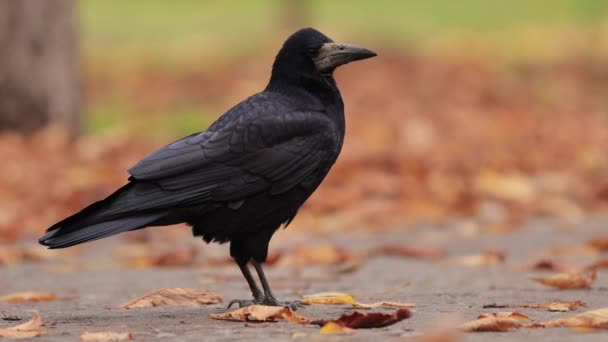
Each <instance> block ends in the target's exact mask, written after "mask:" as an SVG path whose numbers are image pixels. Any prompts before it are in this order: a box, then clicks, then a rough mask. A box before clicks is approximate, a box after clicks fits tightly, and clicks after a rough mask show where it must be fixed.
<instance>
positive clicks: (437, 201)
mask: <svg viewBox="0 0 608 342" xmlns="http://www.w3.org/2000/svg"><path fill="white" fill-rule="evenodd" d="M278 4H279V2H278V1H233V2H217V1H195V0H181V1H174V2H169V1H161V0H150V1H146V2H128V1H118V0H106V1H93V0H84V1H82V2H81V7H80V11H81V14H82V19H81V22H82V45H83V52H84V59H85V70H84V71H85V73H84V76H85V77H84V82H85V87H86V94H87V95H86V96H87V105H88V108H89V109H88V114H89V116H88V122H89V131H90V132H92V133H94V134H91V135H88V136H85V137H83V138H82V139H80V140H79V141H77V142H76V143H70V142H69V141H68V140H66V139H65V137H64V136H63V135H62V134H61V132H59V131H56V130H54V129H50V130H49V131H45V132H41V133H40V134H38V135H35V136H33V137H20V136H17V135H12V134H6V135H4V136H2V137H0V139H1V141H2V144H0V157H2V158H3V160H5V161H7V162H6V165H5V166H4V168H3V170H2V171H3V172H2V173H0V189H2V190H1V191H0V203H2V207H1V209H2V210H1V211H0V239H4V240H9V241H10V240H15V239H18V238H19V237H21V236H22V235H23V234H31V235H36V234H38V233H39V232H40V230H41V229H43V228H44V227H46V226H49V225H51V224H52V223H54V222H55V221H56V220H59V219H61V218H62V217H64V216H66V215H69V214H71V213H73V212H74V211H76V210H79V209H80V208H82V207H83V206H84V205H86V204H88V203H90V202H91V201H93V200H96V199H99V198H100V197H102V196H105V195H107V194H109V193H110V192H111V191H112V190H113V189H114V188H115V187H117V186H120V185H121V184H122V183H124V182H125V180H126V177H127V174H126V172H125V170H126V169H127V168H128V167H130V166H131V165H132V164H133V163H135V162H136V161H137V160H138V159H139V158H141V157H143V156H144V155H146V154H147V153H149V152H151V151H153V150H154V149H155V148H158V147H160V146H162V145H163V144H166V143H168V142H169V141H171V140H172V139H174V138H179V137H181V136H184V135H186V134H190V133H192V132H196V131H201V130H204V129H205V128H206V127H207V126H208V125H209V124H210V123H211V122H212V120H214V119H215V118H216V117H217V116H219V115H221V114H222V113H223V112H225V111H226V110H227V109H228V108H230V107H231V106H232V105H234V104H235V103H237V102H238V101H240V100H242V99H243V98H245V97H246V96H248V95H251V94H252V93H254V92H257V91H259V90H260V89H262V88H263V87H264V85H265V83H266V82H267V79H268V76H269V72H270V66H271V63H272V59H273V57H274V54H276V51H277V49H278V47H279V46H280V44H281V42H282V41H283V40H284V39H285V37H286V36H287V35H288V34H289V33H291V31H292V30H293V29H295V28H294V27H289V26H290V25H289V24H285V23H283V22H282V21H281V19H280V17H281V15H282V14H281V10H280V8H281V7H280V6H279V5H278ZM309 22H310V25H311V26H314V27H317V28H319V29H320V30H322V31H323V32H325V33H327V34H328V35H330V36H331V37H333V38H335V39H336V40H341V41H349V42H353V43H359V44H364V45H368V46H369V47H370V48H373V49H374V50H377V51H378V52H379V57H378V58H375V59H372V60H369V61H364V62H361V63H356V64H353V65H349V66H346V67H344V68H343V69H340V70H338V71H337V72H336V78H337V81H338V83H339V85H340V88H341V91H342V94H343V97H344V101H345V104H346V117H347V125H348V127H347V136H346V143H345V147H344V152H343V154H342V156H341V157H340V159H339V160H338V163H337V164H336V166H335V168H334V170H332V172H331V173H330V175H329V178H328V179H327V181H326V182H325V183H324V184H323V186H322V187H321V188H320V190H319V191H318V192H317V193H315V195H313V197H312V198H311V200H310V201H309V202H307V203H306V205H305V206H304V208H303V210H301V212H300V215H299V216H298V218H297V219H296V221H295V222H294V225H295V226H298V225H301V226H306V228H308V229H307V230H306V231H311V230H314V229H315V228H316V229H319V230H328V229H340V228H348V229H352V228H354V227H362V228H370V227H371V228H381V227H403V226H405V225H407V224H410V223H420V222H429V221H431V222H448V221H449V222H454V219H455V218H463V217H464V218H467V220H468V221H467V222H468V223H467V224H466V227H467V228H466V229H470V230H471V231H476V232H477V231H481V230H499V231H500V230H505V229H513V228H516V227H519V226H520V223H521V222H523V221H524V220H525V219H527V218H529V217H533V216H539V215H540V216H543V215H544V216H550V217H557V218H560V219H562V220H563V221H564V222H570V223H572V222H579V221H580V220H581V218H582V217H584V216H585V215H586V214H588V213H592V212H597V211H602V210H606V209H608V179H606V174H608V150H607V149H608V130H607V129H606V127H608V109H607V108H608V98H607V97H606V94H607V93H608V67H607V65H606V63H605V60H606V58H607V57H608V44H606V42H607V41H608V40H607V37H608V2H606V1H602V0H597V1H592V0H556V1H552V2H551V3H548V2H540V1H523V0H514V1H509V2H487V1H481V0H479V1H473V0H464V1H459V2H449V1H426V2H414V1H386V0H385V1H375V2H371V1H362V0H354V1H311V12H310V19H309ZM23 169H27V170H37V171H36V172H21V171H20V170H23ZM40 189H45V190H44V191H40ZM50 204H52V205H50ZM30 208H36V215H31V213H30V210H31V209H30ZM290 231H291V229H290ZM296 231H297V230H296Z"/></svg>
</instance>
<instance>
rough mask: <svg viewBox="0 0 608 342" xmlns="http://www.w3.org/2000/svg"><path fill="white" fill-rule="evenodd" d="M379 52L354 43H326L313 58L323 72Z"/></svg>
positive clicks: (316, 65)
mask: <svg viewBox="0 0 608 342" xmlns="http://www.w3.org/2000/svg"><path fill="white" fill-rule="evenodd" d="M376 55H377V54H376V53H375V52H374V51H372V50H369V49H366V48H364V47H362V46H357V45H353V44H340V43H325V44H323V46H321V49H319V54H318V55H317V56H316V57H314V58H313V62H314V63H315V67H316V68H317V70H319V71H321V72H327V71H332V70H333V69H335V68H337V67H339V66H340V65H343V64H346V63H350V62H354V61H358V60H361V59H366V58H371V57H374V56H376Z"/></svg>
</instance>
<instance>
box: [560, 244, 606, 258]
mask: <svg viewBox="0 0 608 342" xmlns="http://www.w3.org/2000/svg"><path fill="white" fill-rule="evenodd" d="M551 253H552V254H553V255H558V256H587V255H596V254H598V253H599V250H598V249H597V248H595V247H594V246H591V245H574V246H560V247H555V248H553V249H552V250H551Z"/></svg>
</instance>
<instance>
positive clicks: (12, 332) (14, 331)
mask: <svg viewBox="0 0 608 342" xmlns="http://www.w3.org/2000/svg"><path fill="white" fill-rule="evenodd" d="M41 325H42V318H40V315H39V314H38V313H36V314H35V315H34V317H33V318H32V319H31V320H29V321H27V322H25V323H22V324H19V325H16V326H13V327H9V328H4V329H0V337H9V338H30V337H36V336H40V335H42V334H44V331H42V330H40V329H38V328H40V326H41Z"/></svg>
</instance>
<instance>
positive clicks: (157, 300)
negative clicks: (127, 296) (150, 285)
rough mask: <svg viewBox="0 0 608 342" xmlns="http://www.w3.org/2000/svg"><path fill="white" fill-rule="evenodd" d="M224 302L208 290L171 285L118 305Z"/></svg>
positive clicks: (121, 306) (134, 306)
mask: <svg viewBox="0 0 608 342" xmlns="http://www.w3.org/2000/svg"><path fill="white" fill-rule="evenodd" d="M222 302H224V299H223V298H222V297H221V296H220V295H218V294H216V293H215V292H212V291H209V290H201V289H189V288H179V287H172V288H166V289H161V290H158V291H154V292H151V293H148V294H146V295H144V296H142V297H140V298H137V299H135V300H133V301H131V302H129V303H125V304H122V305H120V306H119V308H123V309H133V308H146V307H154V306H202V305H208V304H217V303H222Z"/></svg>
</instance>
